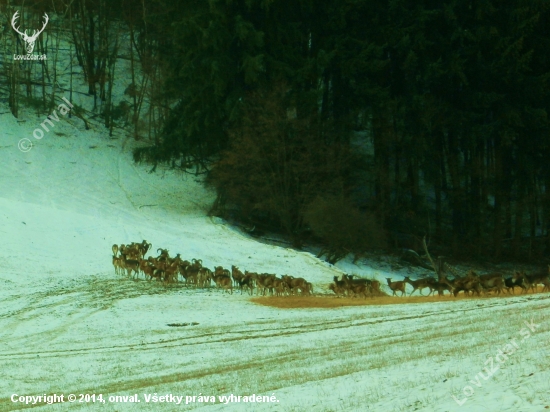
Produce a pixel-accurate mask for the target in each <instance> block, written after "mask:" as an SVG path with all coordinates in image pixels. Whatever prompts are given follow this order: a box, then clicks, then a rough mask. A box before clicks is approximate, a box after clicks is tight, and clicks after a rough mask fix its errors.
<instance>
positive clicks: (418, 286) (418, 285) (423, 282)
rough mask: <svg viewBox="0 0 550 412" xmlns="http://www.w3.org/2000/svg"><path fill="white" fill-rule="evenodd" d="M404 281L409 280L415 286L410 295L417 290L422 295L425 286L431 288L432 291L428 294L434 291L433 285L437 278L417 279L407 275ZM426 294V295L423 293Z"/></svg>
mask: <svg viewBox="0 0 550 412" xmlns="http://www.w3.org/2000/svg"><path fill="white" fill-rule="evenodd" d="M403 282H407V283H408V284H409V285H411V286H412V287H413V291H412V292H411V294H410V295H409V296H411V295H412V294H413V293H414V292H415V291H416V290H418V292H419V293H420V294H421V295H422V290H423V289H424V288H429V289H430V293H428V296H429V295H430V294H432V293H433V287H432V285H433V284H434V283H435V279H433V278H422V279H417V280H411V279H410V278H409V277H408V276H405V279H403ZM422 296H424V295H422Z"/></svg>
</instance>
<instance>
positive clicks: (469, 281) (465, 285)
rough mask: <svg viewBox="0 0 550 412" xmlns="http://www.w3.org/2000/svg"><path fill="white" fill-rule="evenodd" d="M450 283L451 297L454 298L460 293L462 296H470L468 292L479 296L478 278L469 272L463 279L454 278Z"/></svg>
mask: <svg viewBox="0 0 550 412" xmlns="http://www.w3.org/2000/svg"><path fill="white" fill-rule="evenodd" d="M450 283H451V286H452V287H453V295H454V296H455V297H456V296H458V294H459V293H460V292H461V291H464V294H468V295H469V294H470V291H472V292H476V293H477V295H478V296H480V295H481V281H480V279H479V276H478V275H477V274H476V273H475V272H474V271H473V270H470V271H469V272H468V273H467V274H466V276H464V277H463V278H456V279H454V280H453V281H452V282H450Z"/></svg>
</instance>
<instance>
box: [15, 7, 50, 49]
mask: <svg viewBox="0 0 550 412" xmlns="http://www.w3.org/2000/svg"><path fill="white" fill-rule="evenodd" d="M18 13H19V10H18V11H16V12H15V14H14V15H13V17H12V19H11V25H12V27H13V29H14V30H15V31H16V32H17V33H19V34H20V35H21V38H22V39H23V41H24V42H25V43H26V44H27V45H26V46H25V48H26V49H27V54H31V53H32V51H33V50H34V42H36V39H37V38H38V35H39V34H40V33H42V32H43V31H44V29H45V28H46V24H48V21H49V17H48V15H47V14H46V13H44V25H43V26H42V28H41V29H40V30H33V33H32V36H29V35H28V34H27V30H25V32H23V33H22V32H20V31H19V28H18V27H15V20H17V18H18V17H19V15H18Z"/></svg>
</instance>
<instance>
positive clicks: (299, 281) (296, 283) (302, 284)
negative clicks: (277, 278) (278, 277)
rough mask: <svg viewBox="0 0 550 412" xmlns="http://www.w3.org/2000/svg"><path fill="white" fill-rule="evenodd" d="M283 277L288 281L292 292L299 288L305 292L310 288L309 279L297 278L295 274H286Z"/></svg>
mask: <svg viewBox="0 0 550 412" xmlns="http://www.w3.org/2000/svg"><path fill="white" fill-rule="evenodd" d="M282 279H283V281H284V282H286V284H287V286H288V289H289V290H290V293H291V294H292V293H294V292H295V291H296V290H298V289H299V290H300V292H301V293H302V294H304V293H305V292H306V291H307V289H308V287H307V281H306V280H305V279H304V278H295V277H293V276H288V275H284V276H283V278H282Z"/></svg>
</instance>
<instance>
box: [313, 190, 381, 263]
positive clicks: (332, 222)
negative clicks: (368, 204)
mask: <svg viewBox="0 0 550 412" xmlns="http://www.w3.org/2000/svg"><path fill="white" fill-rule="evenodd" d="M305 221H306V222H307V223H308V224H309V226H310V228H311V230H312V232H313V234H314V235H315V236H317V237H318V238H319V239H320V240H321V241H322V242H323V245H324V247H323V249H322V250H321V252H320V253H319V256H318V257H321V256H322V255H326V257H327V261H328V262H330V263H332V264H334V263H336V262H337V261H339V260H340V259H343V258H344V257H345V256H346V255H347V254H348V253H353V254H354V255H355V258H354V262H355V261H356V260H357V259H358V258H359V257H360V255H361V254H362V253H364V252H366V251H367V250H369V249H374V248H380V247H384V246H385V244H386V240H385V233H384V230H383V228H382V227H381V225H380V224H379V223H378V221H377V219H376V217H375V215H374V214H373V213H364V212H361V211H360V210H359V209H357V208H356V207H354V206H353V205H352V204H351V202H350V201H349V200H346V199H343V198H338V197H329V198H321V197H317V199H315V200H314V201H313V202H311V203H310V204H309V206H308V207H307V210H306V213H305Z"/></svg>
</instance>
